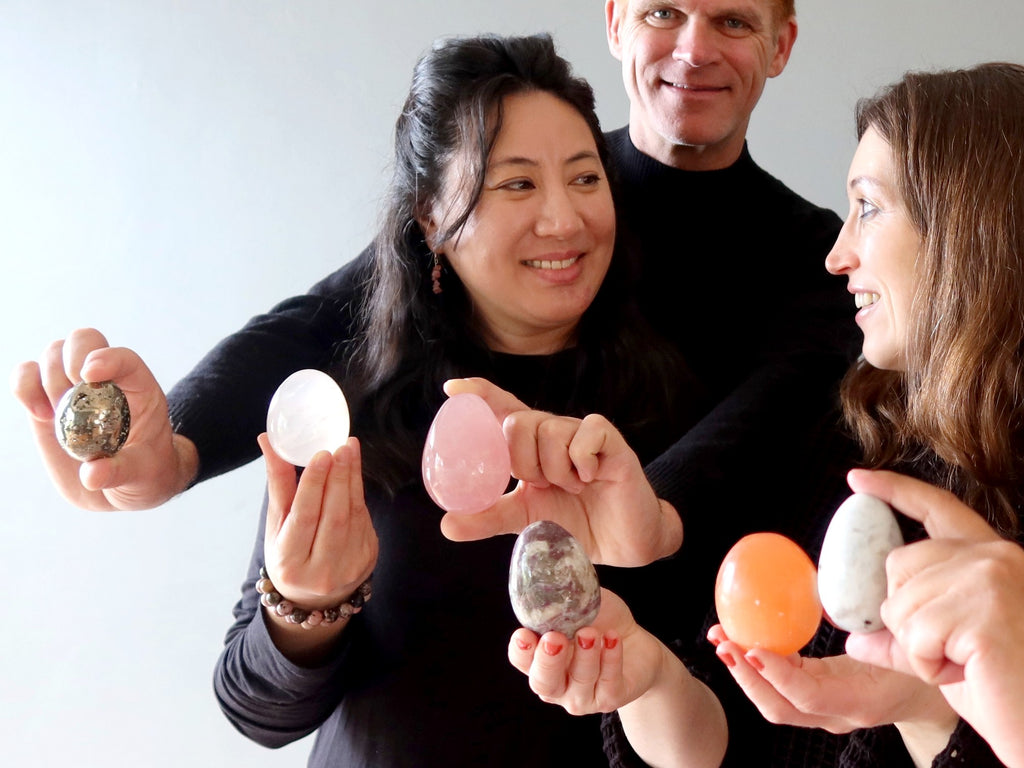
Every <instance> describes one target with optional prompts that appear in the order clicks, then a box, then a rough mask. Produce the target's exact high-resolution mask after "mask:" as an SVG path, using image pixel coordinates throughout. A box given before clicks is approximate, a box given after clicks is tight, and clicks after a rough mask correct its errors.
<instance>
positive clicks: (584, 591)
mask: <svg viewBox="0 0 1024 768" xmlns="http://www.w3.org/2000/svg"><path fill="white" fill-rule="evenodd" d="M508 592H509V597H510V598H511V600H512V610H513V611H514V612H515V614H516V618H517V619H519V622H520V623H521V624H522V625H523V626H524V627H526V628H527V629H532V630H533V631H534V632H536V633H537V634H538V635H543V634H544V633H545V632H549V631H551V630H555V631H557V632H561V633H562V634H564V635H566V636H568V637H572V636H574V635H575V634H576V631H577V630H579V629H581V628H582V627H585V626H587V625H588V624H592V623H593V622H594V619H595V618H596V617H597V612H598V610H599V609H600V607H601V586H600V584H599V583H598V581H597V571H595V570H594V566H593V564H592V563H591V562H590V558H589V557H587V553H586V552H584V551H583V547H582V546H580V543H579V542H578V541H577V540H576V539H575V538H573V536H572V534H570V533H569V532H568V531H567V530H565V528H563V527H562V526H560V525H558V524H557V523H553V522H551V521H549V520H540V521H538V522H536V523H531V524H530V525H528V526H527V527H526V528H524V529H523V532H522V533H520V534H519V538H518V539H516V544H515V547H514V548H513V550H512V565H511V567H510V568H509V575H508Z"/></svg>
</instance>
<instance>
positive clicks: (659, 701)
mask: <svg viewBox="0 0 1024 768" xmlns="http://www.w3.org/2000/svg"><path fill="white" fill-rule="evenodd" d="M661 649H662V661H661V665H660V668H659V670H658V673H657V675H656V677H655V684H654V685H653V686H652V687H651V688H650V689H649V690H648V691H647V692H646V693H645V694H643V695H642V696H640V697H639V698H637V699H636V700H634V701H632V702H630V703H629V704H627V705H626V706H624V707H620V708H619V710H618V712H619V719H620V721H621V723H622V728H623V731H624V732H625V734H626V737H627V738H628V739H629V742H630V744H631V746H632V747H633V749H634V751H636V753H637V754H638V755H639V756H640V757H641V758H642V759H643V760H644V762H645V763H647V764H648V765H650V766H652V768H668V767H669V766H673V767H674V766H679V767H680V768H703V767H704V766H707V767H708V768H712V767H715V766H718V765H720V764H721V762H722V758H723V756H724V755H725V749H726V744H727V742H728V731H727V727H726V720H725V713H724V711H723V710H722V706H721V704H720V703H719V701H718V698H717V697H716V696H715V695H714V694H713V693H712V692H711V690H710V689H709V688H708V687H707V686H706V685H704V684H703V683H702V682H700V681H699V680H697V679H695V678H694V677H693V676H692V675H691V674H690V673H689V671H688V670H687V669H686V667H685V666H684V665H683V663H682V662H681V661H680V660H679V659H678V658H677V657H676V656H675V655H674V654H673V653H672V652H671V651H669V650H668V649H667V648H666V647H665V646H664V645H661Z"/></svg>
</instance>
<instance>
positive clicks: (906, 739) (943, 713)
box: [894, 689, 960, 768]
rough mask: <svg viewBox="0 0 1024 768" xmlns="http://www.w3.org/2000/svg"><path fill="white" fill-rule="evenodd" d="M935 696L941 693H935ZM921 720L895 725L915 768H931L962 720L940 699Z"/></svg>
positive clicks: (939, 697) (916, 718)
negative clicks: (919, 767) (929, 767)
mask: <svg viewBox="0 0 1024 768" xmlns="http://www.w3.org/2000/svg"><path fill="white" fill-rule="evenodd" d="M936 694H938V690H937V689H936ZM938 699H939V700H938V701H937V702H935V703H934V704H933V705H931V706H930V707H928V709H927V711H926V712H925V713H923V714H922V715H921V716H920V717H915V718H914V719H911V720H902V721H899V722H896V723H894V725H895V726H896V729H897V730H898V731H899V733H900V737H901V738H902V739H903V743H904V744H905V745H906V747H907V752H908V753H909V754H910V757H911V759H912V760H913V761H914V765H915V766H924V767H925V768H927V766H930V765H931V764H932V762H933V761H934V759H935V756H936V755H938V754H939V753H941V752H942V751H943V750H944V749H945V748H946V745H947V744H949V739H950V737H951V736H952V735H953V732H954V731H955V730H956V726H957V723H958V722H959V720H960V716H959V715H958V714H957V713H956V712H955V711H953V709H952V708H951V707H950V706H949V705H948V704H947V703H946V700H945V699H944V698H942V697H941V695H939V696H938Z"/></svg>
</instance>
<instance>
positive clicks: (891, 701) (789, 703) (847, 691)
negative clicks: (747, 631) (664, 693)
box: [708, 624, 956, 738]
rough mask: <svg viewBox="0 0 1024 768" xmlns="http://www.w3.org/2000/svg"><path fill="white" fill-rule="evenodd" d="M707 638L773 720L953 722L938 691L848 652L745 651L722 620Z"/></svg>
mask: <svg viewBox="0 0 1024 768" xmlns="http://www.w3.org/2000/svg"><path fill="white" fill-rule="evenodd" d="M708 640H710V641H711V643H712V644H713V645H715V646H716V648H715V650H716V653H717V654H718V657H719V658H720V659H721V660H722V661H723V662H724V663H725V664H726V666H727V667H728V668H729V672H730V673H731V674H732V676H733V678H734V679H735V680H736V682H737V683H738V684H739V686H740V687H741V688H742V689H743V691H744V693H746V695H747V697H748V698H749V699H750V700H751V701H752V702H753V703H754V705H755V706H756V707H757V708H758V710H760V712H761V714H762V715H764V717H765V719H766V720H768V721H769V722H771V723H775V724H786V725H796V726H801V727H807V728H823V729H825V730H827V731H830V732H831V733H848V732H849V731H852V730H854V729H856V728H870V727H873V726H876V725H883V724H889V723H900V722H908V723H911V722H914V723H934V724H937V725H938V726H939V727H941V728H945V729H947V731H952V728H953V725H954V724H955V721H956V718H955V717H951V715H950V712H949V709H948V707H947V706H946V705H945V702H944V701H943V700H942V697H941V696H939V695H938V692H937V691H936V690H935V689H934V688H932V687H931V686H928V685H926V684H924V683H922V682H921V681H920V680H917V679H915V678H913V677H911V676H909V675H905V674H902V673H899V672H894V671H892V670H887V669H880V668H878V667H875V666H872V665H870V664H865V663H862V662H860V661H857V660H855V659H852V658H850V657H849V656H846V655H841V656H831V657H827V658H806V657H801V656H799V655H797V654H792V655H790V656H781V655H779V654H777V653H772V652H771V651H766V650H764V649H760V648H756V649H751V650H749V651H746V652H744V650H743V648H742V647H741V646H739V645H738V644H736V643H734V642H732V641H730V640H729V639H728V637H727V636H726V634H725V630H723V629H722V625H721V624H716V625H715V626H713V627H712V628H711V630H710V631H709V632H708ZM947 738H948V733H947Z"/></svg>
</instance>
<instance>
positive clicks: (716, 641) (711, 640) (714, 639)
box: [708, 637, 722, 648]
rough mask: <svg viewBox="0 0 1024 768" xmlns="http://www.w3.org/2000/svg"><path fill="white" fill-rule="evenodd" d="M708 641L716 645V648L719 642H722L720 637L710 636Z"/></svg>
mask: <svg viewBox="0 0 1024 768" xmlns="http://www.w3.org/2000/svg"><path fill="white" fill-rule="evenodd" d="M708 642H709V643H711V644H712V645H713V646H715V648H717V647H718V646H719V644H721V642H722V640H721V638H718V637H709V638H708Z"/></svg>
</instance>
